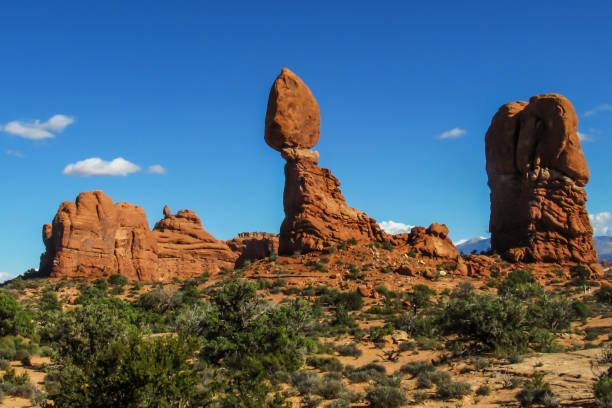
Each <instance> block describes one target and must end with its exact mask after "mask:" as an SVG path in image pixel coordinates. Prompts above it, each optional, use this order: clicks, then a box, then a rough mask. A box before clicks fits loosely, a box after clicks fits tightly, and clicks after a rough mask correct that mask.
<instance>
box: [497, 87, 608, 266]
mask: <svg viewBox="0 0 612 408" xmlns="http://www.w3.org/2000/svg"><path fill="white" fill-rule="evenodd" d="M577 126H578V119H577V117H576V113H575V111H574V107H573V106H572V104H571V103H570V102H569V100H567V99H566V98H565V97H563V96H561V95H558V94H544V95H539V96H534V97H532V98H531V99H530V101H529V103H527V102H512V103H508V104H506V105H503V106H502V107H501V108H500V109H499V111H498V112H497V113H496V114H495V116H494V117H493V120H492V122H491V125H490V127H489V130H488V131H487V134H486V138H485V150H486V158H487V174H488V178H489V181H488V184H489V187H490V189H491V218H490V222H489V229H490V232H491V248H492V249H493V250H495V251H497V252H499V253H501V254H503V256H504V257H506V258H507V259H509V260H511V261H514V262H519V261H524V262H556V263H563V262H577V263H583V264H595V263H596V262H597V253H596V251H595V246H594V243H593V229H592V227H591V225H590V223H589V217H588V214H587V211H586V208H585V204H586V201H587V195H586V191H585V190H584V186H585V185H586V184H587V183H588V181H589V169H588V167H587V164H586V159H585V158H584V155H583V153H582V149H581V146H580V140H579V138H578V133H577ZM593 267H594V268H596V266H593Z"/></svg>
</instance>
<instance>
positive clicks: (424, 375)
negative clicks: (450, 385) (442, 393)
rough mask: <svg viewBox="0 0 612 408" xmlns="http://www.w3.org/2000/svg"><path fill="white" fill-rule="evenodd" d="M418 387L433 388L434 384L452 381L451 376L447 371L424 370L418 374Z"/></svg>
mask: <svg viewBox="0 0 612 408" xmlns="http://www.w3.org/2000/svg"><path fill="white" fill-rule="evenodd" d="M416 379H417V387H418V388H431V387H433V386H434V385H439V384H441V383H445V382H450V380H451V376H450V374H449V373H447V372H446V371H423V372H421V373H419V374H418V375H417V376H416Z"/></svg>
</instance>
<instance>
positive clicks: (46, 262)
mask: <svg viewBox="0 0 612 408" xmlns="http://www.w3.org/2000/svg"><path fill="white" fill-rule="evenodd" d="M164 215H165V218H164V219H162V220H161V221H159V222H158V223H157V224H156V226H155V228H154V230H153V231H151V230H150V229H149V224H148V222H147V217H146V214H145V212H144V210H143V209H142V207H139V206H136V205H133V204H129V203H117V204H114V203H113V200H112V199H111V198H110V197H108V196H107V195H105V194H104V193H103V192H102V191H92V192H86V193H81V194H79V196H78V197H77V199H76V202H74V203H73V202H69V201H67V202H64V203H62V204H61V205H60V207H59V210H58V212H57V214H56V216H55V218H54V219H53V223H52V224H51V225H50V224H46V225H44V226H43V241H44V244H45V248H46V252H45V253H44V254H43V255H42V256H41V264H40V270H41V272H43V273H48V274H49V275H50V276H51V277H61V278H87V279H91V278H101V277H105V276H110V275H113V274H121V275H124V276H127V277H128V278H130V279H133V280H143V281H160V280H162V281H163V280H170V279H172V278H173V277H177V278H182V279H185V278H189V277H194V276H198V275H200V274H202V273H203V272H205V271H208V272H211V273H214V272H217V271H218V270H220V269H221V268H224V267H229V268H231V267H233V266H234V261H235V259H236V258H237V255H236V254H234V253H233V252H231V251H230V249H229V247H228V246H227V245H226V244H225V243H224V242H222V241H219V240H217V239H215V238H214V237H213V236H212V235H210V234H209V233H208V232H206V231H205V230H204V228H203V227H202V224H201V222H200V219H199V218H198V217H197V216H196V215H195V214H194V213H193V212H192V211H190V210H185V211H179V213H178V214H176V215H172V213H171V212H170V210H169V209H168V207H165V208H164Z"/></svg>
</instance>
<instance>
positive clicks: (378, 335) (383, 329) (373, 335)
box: [370, 323, 395, 343]
mask: <svg viewBox="0 0 612 408" xmlns="http://www.w3.org/2000/svg"><path fill="white" fill-rule="evenodd" d="M393 330H395V328H394V327H393V324H391V323H387V324H385V325H384V326H374V327H371V328H370V339H371V340H372V342H374V343H378V342H380V341H381V340H382V338H383V337H385V336H388V335H390V334H391V333H393Z"/></svg>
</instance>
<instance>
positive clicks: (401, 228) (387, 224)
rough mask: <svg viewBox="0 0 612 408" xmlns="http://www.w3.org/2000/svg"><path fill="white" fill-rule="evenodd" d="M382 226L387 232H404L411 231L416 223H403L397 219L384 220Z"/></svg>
mask: <svg viewBox="0 0 612 408" xmlns="http://www.w3.org/2000/svg"><path fill="white" fill-rule="evenodd" d="M378 225H380V228H382V229H383V231H385V232H386V233H387V234H392V235H393V234H402V233H404V232H410V230H411V229H412V227H414V225H408V224H402V223H401V222H395V221H383V222H380V223H379V224H378Z"/></svg>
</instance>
